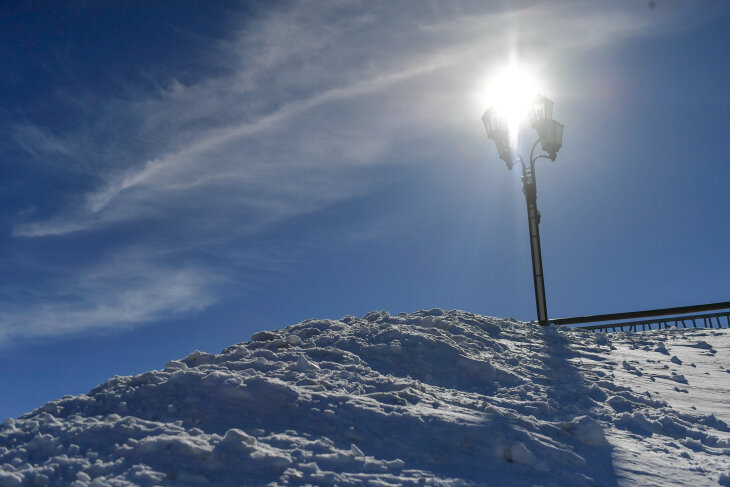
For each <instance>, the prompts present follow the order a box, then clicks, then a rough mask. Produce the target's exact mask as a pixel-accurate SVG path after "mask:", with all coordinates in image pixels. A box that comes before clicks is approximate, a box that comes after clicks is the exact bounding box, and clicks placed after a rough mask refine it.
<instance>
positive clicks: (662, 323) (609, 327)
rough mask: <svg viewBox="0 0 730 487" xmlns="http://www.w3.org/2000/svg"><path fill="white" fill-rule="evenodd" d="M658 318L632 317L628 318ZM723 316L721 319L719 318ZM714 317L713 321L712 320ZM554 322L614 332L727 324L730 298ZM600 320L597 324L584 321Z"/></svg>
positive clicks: (593, 321) (723, 326)
mask: <svg viewBox="0 0 730 487" xmlns="http://www.w3.org/2000/svg"><path fill="white" fill-rule="evenodd" d="M714 310H725V311H720V312H717V313H709V314H696V315H689V313H696V312H699V311H714ZM657 316H661V318H654V319H643V320H635V319H632V318H650V317H657ZM723 318H724V323H723V320H722V319H723ZM627 319H628V320H629V321H622V322H619V323H608V322H610V321H614V322H615V321H617V320H627ZM713 320H714V321H713ZM550 322H551V323H554V324H555V325H577V324H580V325H581V326H576V327H575V328H579V329H582V330H593V331H604V332H609V331H611V332H615V331H650V330H656V329H664V328H680V327H681V328H730V301H725V302H722V303H710V304H700V305H696V306H680V307H675V308H662V309H652V310H646V311H631V312H628V313H610V314H603V315H590V316H576V317H572V318H558V319H554V320H550ZM596 322H603V323H600V324H597V325H583V324H584V323H596Z"/></svg>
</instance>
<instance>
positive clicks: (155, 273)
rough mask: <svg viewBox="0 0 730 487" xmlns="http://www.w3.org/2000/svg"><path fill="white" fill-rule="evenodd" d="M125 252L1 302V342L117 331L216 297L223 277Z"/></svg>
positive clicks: (199, 305)
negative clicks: (217, 288) (108, 328)
mask: <svg viewBox="0 0 730 487" xmlns="http://www.w3.org/2000/svg"><path fill="white" fill-rule="evenodd" d="M151 257H152V254H148V253H144V252H143V253H137V252H126V253H125V254H124V255H116V256H109V257H107V258H106V259H105V261H104V262H102V263H95V264H90V265H88V266H83V267H82V268H77V269H74V270H73V271H72V272H70V273H69V274H66V272H63V274H64V275H62V276H55V277H53V278H50V279H49V281H50V282H46V283H44V285H43V286H38V287H36V286H31V288H26V289H25V290H24V291H23V294H26V295H28V294H30V295H32V298H31V299H30V300H29V299H28V297H27V296H19V295H18V293H11V292H9V291H8V290H7V289H4V290H3V291H4V292H3V294H6V295H8V294H10V295H11V296H12V297H13V298H14V299H12V301H6V302H4V303H3V307H2V310H1V311H0V323H2V326H0V346H7V345H9V344H11V343H13V342H14V341H15V340H18V339H20V340H23V339H28V338H33V337H50V336H58V335H63V334H69V333H76V332H79V331H82V330H89V329H104V328H107V327H109V326H113V327H114V328H115V329H120V328H125V327H130V326H135V325H138V324H140V323H145V322H149V321H153V320H160V319H170V318H174V317H177V316H180V315H182V314H185V313H190V312H194V311H198V310H201V309H203V308H205V307H207V306H209V305H210V304H212V303H214V302H215V301H216V299H217V295H216V291H215V288H216V286H219V285H221V284H222V279H221V278H220V277H219V276H217V275H216V274H214V273H212V272H210V270H208V269H203V268H200V267H196V266H194V265H187V266H179V265H175V264H174V263H169V262H168V263H163V262H161V261H160V260H159V259H152V258H151Z"/></svg>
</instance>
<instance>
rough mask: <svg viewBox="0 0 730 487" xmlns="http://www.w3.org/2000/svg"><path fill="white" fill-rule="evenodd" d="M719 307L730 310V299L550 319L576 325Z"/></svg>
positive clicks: (556, 322)
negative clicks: (690, 304)
mask: <svg viewBox="0 0 730 487" xmlns="http://www.w3.org/2000/svg"><path fill="white" fill-rule="evenodd" d="M718 309H728V310H730V301H724V302H722V303H710V304H698V305H695V306H679V307H675V308H661V309H650V310H646V311H629V312H627V313H608V314H603V315H589V316H575V317H573V318H556V319H554V320H549V321H550V322H551V323H554V324H556V325H575V324H578V323H595V322H597V321H617V320H629V319H632V318H651V317H653V316H670V315H683V314H689V313H701V312H703V311H715V310H718Z"/></svg>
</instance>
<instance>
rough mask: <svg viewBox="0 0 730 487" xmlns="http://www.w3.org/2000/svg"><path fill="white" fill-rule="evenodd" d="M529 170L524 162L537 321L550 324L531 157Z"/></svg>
mask: <svg viewBox="0 0 730 487" xmlns="http://www.w3.org/2000/svg"><path fill="white" fill-rule="evenodd" d="M530 159H531V160H530V167H529V170H528V168H527V165H526V164H524V163H523V164H522V192H523V193H525V200H526V201H527V221H528V224H529V226H530V249H531V251H532V275H533V279H534V281H535V304H536V306H537V321H538V323H539V324H540V325H543V326H544V325H547V324H548V321H547V320H548V316H547V304H546V302H545V280H544V277H543V273H542V252H541V250H540V212H539V211H538V210H537V181H536V180H535V162H534V160H532V158H530Z"/></svg>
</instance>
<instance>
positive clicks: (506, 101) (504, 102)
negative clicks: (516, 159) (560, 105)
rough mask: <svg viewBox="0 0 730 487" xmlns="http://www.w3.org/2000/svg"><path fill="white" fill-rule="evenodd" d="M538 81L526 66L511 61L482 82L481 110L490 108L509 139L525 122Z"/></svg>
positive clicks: (515, 134) (536, 90)
mask: <svg viewBox="0 0 730 487" xmlns="http://www.w3.org/2000/svg"><path fill="white" fill-rule="evenodd" d="M538 85H539V82H538V79H537V77H536V76H535V74H534V71H533V70H531V69H530V68H529V67H528V66H526V65H524V64H521V63H519V62H517V61H512V62H510V63H509V64H507V65H506V66H503V67H502V68H500V69H497V70H496V71H494V72H492V76H491V77H489V78H487V81H486V82H484V84H483V87H482V90H481V93H480V96H479V98H480V103H482V104H483V106H482V107H481V109H482V110H484V109H486V108H493V109H494V110H496V112H497V114H498V115H499V116H500V117H502V118H503V119H504V120H505V121H506V122H507V126H508V127H509V132H510V139H513V142H515V140H514V139H515V138H516V137H517V134H518V133H519V127H520V125H521V124H522V123H523V122H525V121H526V120H527V117H528V111H529V109H530V105H531V104H532V102H533V101H534V100H535V96H536V95H537V94H538V91H539V90H538V88H539V86H538Z"/></svg>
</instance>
